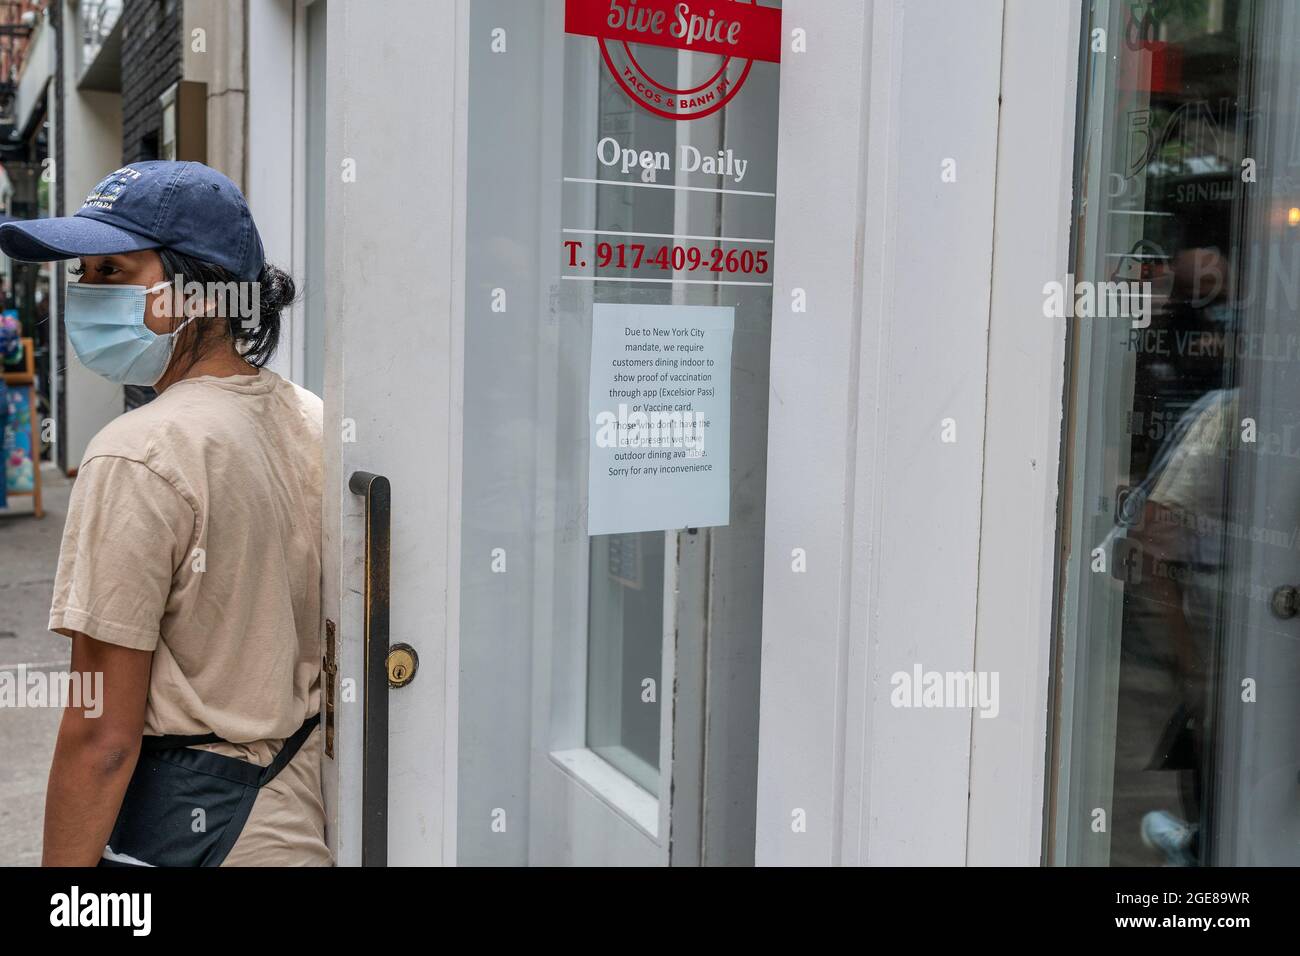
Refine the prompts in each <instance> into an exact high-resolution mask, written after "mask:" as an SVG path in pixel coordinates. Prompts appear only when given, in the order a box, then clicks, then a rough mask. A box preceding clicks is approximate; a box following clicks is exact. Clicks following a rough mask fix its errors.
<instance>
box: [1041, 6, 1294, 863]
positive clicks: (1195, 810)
mask: <svg viewBox="0 0 1300 956" xmlns="http://www.w3.org/2000/svg"><path fill="white" fill-rule="evenodd" d="M1083 44H1084V46H1083V50H1082V53H1081V56H1082V63H1083V65H1082V73H1081V81H1080V82H1081V96H1080V116H1079V131H1078V137H1077V143H1076V152H1077V155H1078V156H1079V169H1078V184H1077V189H1076V221H1075V237H1074V239H1075V255H1074V269H1075V275H1074V276H1071V277H1069V280H1068V283H1067V284H1066V288H1071V287H1073V291H1074V292H1075V293H1076V298H1075V301H1074V303H1073V304H1074V306H1075V308H1074V310H1073V311H1074V314H1073V316H1072V317H1071V318H1070V319H1069V320H1068V321H1069V322H1070V341H1071V342H1072V348H1071V358H1070V361H1071V384H1070V386H1069V389H1068V393H1067V400H1068V409H1069V410H1068V416H1067V430H1066V436H1065V440H1066V443H1065V454H1066V456H1067V462H1066V466H1065V469H1064V471H1063V476H1064V482H1063V485H1062V499H1061V507H1062V542H1063V549H1062V567H1061V571H1060V576H1059V577H1060V600H1059V606H1058V614H1059V621H1060V625H1059V634H1058V642H1057V661H1056V663H1057V667H1056V671H1055V673H1056V686H1055V710H1056V721H1055V724H1054V730H1053V739H1052V741H1051V744H1052V766H1051V768H1050V769H1051V776H1052V778H1053V785H1052V792H1051V799H1050V801H1049V818H1048V828H1047V829H1048V847H1047V850H1048V858H1049V859H1050V860H1051V861H1053V862H1055V863H1061V864H1095V865H1115V866H1119V865H1159V864H1170V865H1178V866H1196V865H1207V864H1218V865H1232V864H1237V865H1241V864H1295V863H1300V797H1298V794H1300V790H1298V789H1297V787H1298V786H1300V781H1298V778H1297V773H1298V772H1300V721H1298V720H1297V719H1296V714H1297V709H1298V708H1300V617H1298V616H1296V612H1297V609H1298V608H1300V604H1298V603H1297V592H1296V590H1295V588H1296V587H1300V468H1297V464H1300V462H1297V458H1300V325H1298V324H1297V316H1298V315H1300V312H1298V308H1300V123H1298V122H1297V119H1298V117H1297V108H1298V107H1297V104H1300V96H1298V95H1297V94H1300V4H1295V3H1291V2H1285V0H1151V2H1137V0H1093V2H1091V3H1090V4H1089V8H1088V11H1087V21H1086V23H1085V29H1084V33H1083ZM1076 282H1077V283H1079V285H1074V284H1075V283H1076ZM1100 283H1110V284H1111V285H1108V286H1102V285H1100ZM1116 290H1118V293H1116ZM1083 296H1086V300H1085V298H1084V297H1083ZM1107 305H1109V306H1111V308H1109V309H1108V308H1107V307H1106V306H1107ZM1115 306H1120V307H1119V308H1115Z"/></svg>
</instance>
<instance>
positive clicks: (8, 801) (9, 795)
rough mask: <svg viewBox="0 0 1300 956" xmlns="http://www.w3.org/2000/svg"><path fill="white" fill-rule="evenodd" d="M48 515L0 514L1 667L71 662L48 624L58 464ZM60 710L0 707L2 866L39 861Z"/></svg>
mask: <svg viewBox="0 0 1300 956" xmlns="http://www.w3.org/2000/svg"><path fill="white" fill-rule="evenodd" d="M41 479H42V481H43V483H44V496H43V497H44V505H45V517H44V518H41V519H39V520H38V519H36V518H33V517H31V515H30V514H29V513H27V512H26V509H28V508H30V505H29V504H28V503H27V500H26V499H17V500H16V501H15V507H14V508H13V509H12V510H13V511H14V512H15V513H14V514H8V513H4V512H0V670H14V669H15V668H16V667H17V666H18V665H19V664H25V665H27V667H28V668H32V669H36V668H39V669H53V668H62V667H66V666H67V664H68V657H69V651H70V645H69V642H68V641H67V640H66V639H65V638H62V637H59V636H58V635H57V634H51V633H50V632H49V631H47V630H46V629H45V624H46V622H47V620H48V618H49V611H50V593H51V590H52V588H53V586H54V569H55V565H56V563H57V561H58V557H59V540H60V538H61V537H62V535H63V519H64V516H65V515H66V513H67V505H68V494H69V492H70V491H71V489H72V482H70V481H68V480H67V479H66V478H64V477H63V476H62V475H61V474H60V473H59V471H58V469H56V468H51V467H48V466H47V467H45V468H43V469H42V471H41ZM60 714H61V711H60V710H59V709H57V708H42V709H33V708H30V707H22V708H5V707H0V866H15V865H37V864H39V863H40V861H41V823H42V817H43V815H44V811H45V779H46V775H47V774H48V773H49V769H50V757H51V755H52V754H53V752H54V736H55V734H56V733H57V732H58V728H59V717H60Z"/></svg>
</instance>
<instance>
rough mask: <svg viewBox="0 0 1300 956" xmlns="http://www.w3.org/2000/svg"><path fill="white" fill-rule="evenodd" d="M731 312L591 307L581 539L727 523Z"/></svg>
mask: <svg viewBox="0 0 1300 956" xmlns="http://www.w3.org/2000/svg"><path fill="white" fill-rule="evenodd" d="M735 324H736V315H735V309H733V308H732V307H731V306H711V305H614V304H609V303H597V304H596V306H595V313H594V316H593V320H592V330H591V387H590V391H589V412H590V417H589V429H590V430H589V435H590V439H591V455H590V461H591V465H590V471H589V473H588V479H587V496H588V507H587V533H588V534H593V535H595V534H626V533H628V532H633V531H663V530H667V529H670V528H708V527H714V526H717V525H725V524H728V523H729V522H730V520H731V336H732V332H733V331H734V329H735Z"/></svg>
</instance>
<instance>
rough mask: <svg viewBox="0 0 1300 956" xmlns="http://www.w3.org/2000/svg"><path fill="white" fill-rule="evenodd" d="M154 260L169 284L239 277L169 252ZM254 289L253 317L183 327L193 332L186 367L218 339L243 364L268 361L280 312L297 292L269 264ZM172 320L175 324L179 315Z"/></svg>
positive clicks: (231, 317) (276, 336)
mask: <svg viewBox="0 0 1300 956" xmlns="http://www.w3.org/2000/svg"><path fill="white" fill-rule="evenodd" d="M158 257H159V258H160V259H162V266H163V273H164V274H165V275H166V276H167V281H169V282H174V281H175V280H176V277H177V276H183V277H184V282H185V283H186V284H187V285H188V284H189V283H190V282H198V283H200V284H202V285H204V286H206V285H207V284H208V283H210V282H212V283H222V284H225V283H231V282H233V283H238V282H239V278H238V277H237V276H235V274H234V273H232V272H230V271H229V270H228V269H226V268H224V267H223V266H218V265H214V264H213V263H211V262H204V261H203V260H201V259H195V258H193V257H192V256H187V255H185V254H184V253H180V252H176V251H175V250H172V249H159V250H158ZM230 288H232V289H233V288H238V286H231V287H230ZM256 288H257V313H256V314H255V315H253V316H250V317H249V318H247V319H245V318H243V317H241V316H240V315H239V314H237V313H236V314H234V315H229V316H226V317H224V318H220V319H217V320H213V321H207V322H205V321H203V320H201V319H200V320H196V321H195V322H194V323H192V324H191V325H190V326H188V327H187V328H190V329H193V330H194V334H193V335H192V336H187V338H188V340H189V344H188V346H187V348H186V359H185V363H186V364H185V367H186V368H189V367H191V366H193V365H194V363H195V362H197V361H198V360H199V359H200V358H202V357H203V355H204V353H206V352H207V351H208V349H209V348H211V347H212V346H213V345H214V344H216V343H217V342H218V341H219V340H226V341H228V342H230V343H231V344H233V345H234V347H235V350H236V351H237V352H238V353H239V354H240V355H241V356H243V359H244V361H245V362H247V363H248V364H249V365H252V366H254V367H255V368H261V367H262V366H263V365H265V364H266V363H267V362H268V361H270V359H271V356H272V355H274V354H275V349H276V346H278V345H279V344H280V313H281V312H282V311H284V309H285V308H286V307H288V306H289V305H290V304H291V303H292V302H293V300H294V299H295V298H296V297H297V294H298V293H297V289H296V288H295V286H294V283H293V278H292V277H291V276H290V275H289V274H288V273H287V272H285V271H284V270H282V269H279V268H277V267H275V266H273V265H271V264H270V263H269V262H268V263H266V264H265V265H263V266H262V271H261V273H260V274H259V275H258V277H257V285H256ZM176 318H177V320H178V321H177V324H179V320H180V316H177V317H176Z"/></svg>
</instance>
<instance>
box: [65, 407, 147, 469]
mask: <svg viewBox="0 0 1300 956" xmlns="http://www.w3.org/2000/svg"><path fill="white" fill-rule="evenodd" d="M161 410H162V406H161V405H160V404H158V402H157V400H155V401H153V402H150V403H148V404H147V405H141V406H140V407H139V408H133V409H132V410H131V411H129V412H125V413H123V414H121V415H118V416H117V417H116V418H114V419H113V420H112V421H110V422H109V423H108V424H107V425H105V426H104V427H103V428H101V429H100V430H99V431H98V432H97V433H96V434H95V437H94V438H92V439H91V440H90V444H89V445H87V446H86V453H85V454H84V455H83V456H82V458H81V463H82V464H83V465H84V464H85V463H86V462H88V461H90V459H92V458H103V457H111V458H127V459H129V460H131V461H138V462H142V463H144V464H148V463H149V458H150V454H151V450H152V449H153V448H154V447H156V445H157V440H158V436H159V434H160V433H161V432H163V431H164V430H165V429H166V426H167V422H168V417H167V415H166V414H165V413H162V411H161Z"/></svg>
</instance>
